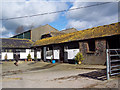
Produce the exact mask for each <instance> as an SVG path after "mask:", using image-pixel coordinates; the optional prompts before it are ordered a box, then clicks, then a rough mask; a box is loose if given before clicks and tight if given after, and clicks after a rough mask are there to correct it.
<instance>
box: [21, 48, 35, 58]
mask: <svg viewBox="0 0 120 90" xmlns="http://www.w3.org/2000/svg"><path fill="white" fill-rule="evenodd" d="M29 53H30V55H31V58H32V59H34V52H31V49H26V52H20V59H27V56H28V54H29Z"/></svg>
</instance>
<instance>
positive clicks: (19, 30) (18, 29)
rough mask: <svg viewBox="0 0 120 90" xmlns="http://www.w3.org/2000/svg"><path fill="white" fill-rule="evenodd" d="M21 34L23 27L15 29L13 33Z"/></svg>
mask: <svg viewBox="0 0 120 90" xmlns="http://www.w3.org/2000/svg"><path fill="white" fill-rule="evenodd" d="M22 32H24V27H23V26H19V27H17V29H16V31H15V33H16V34H18V33H22Z"/></svg>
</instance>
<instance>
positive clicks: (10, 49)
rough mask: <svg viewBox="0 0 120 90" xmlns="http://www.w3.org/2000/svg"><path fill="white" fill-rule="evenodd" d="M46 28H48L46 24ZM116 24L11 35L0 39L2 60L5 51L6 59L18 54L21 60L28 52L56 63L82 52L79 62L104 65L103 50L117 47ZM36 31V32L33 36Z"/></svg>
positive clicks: (119, 41) (119, 39)
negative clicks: (21, 36) (81, 58)
mask: <svg viewBox="0 0 120 90" xmlns="http://www.w3.org/2000/svg"><path fill="white" fill-rule="evenodd" d="M41 27H44V26H41ZM47 27H49V28H51V26H49V25H47ZM119 27H120V23H113V24H110V25H103V26H98V27H93V28H89V29H86V30H81V31H77V30H76V29H74V28H71V29H66V30H62V31H58V30H56V29H55V30H53V31H50V32H47V29H45V31H44V33H43V31H42V34H40V30H44V28H42V29H36V30H35V31H36V32H34V31H32V35H31V37H30V38H28V39H16V37H15V36H14V38H8V39H5V38H3V39H1V40H2V41H1V40H0V41H1V42H2V52H1V59H2V60H4V58H5V55H6V54H7V55H8V59H14V54H15V53H19V56H20V59H21V60H24V59H26V58H27V55H28V54H29V53H30V54H31V56H32V59H35V58H36V57H37V59H40V60H43V61H50V60H51V59H54V60H56V62H66V63H74V58H75V55H76V54H77V53H78V52H81V53H82V54H83V56H84V60H83V62H82V63H84V64H105V63H106V49H118V48H120V29H119ZM48 31H49V30H48ZM26 32H29V31H26ZM30 32H31V31H30ZM33 32H34V33H33ZM38 32H39V35H36V33H38ZM24 33H25V32H23V33H22V34H23V35H24V37H25V34H24ZM19 35H20V34H18V35H17V37H18V36H19ZM26 37H27V35H26ZM18 38H19V37H18ZM29 39H31V40H29ZM32 40H33V41H35V42H32ZM36 40H37V41H36Z"/></svg>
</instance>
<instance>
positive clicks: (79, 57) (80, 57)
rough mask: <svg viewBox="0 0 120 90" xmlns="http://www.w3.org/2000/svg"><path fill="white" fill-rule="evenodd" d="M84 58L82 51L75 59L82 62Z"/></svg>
mask: <svg viewBox="0 0 120 90" xmlns="http://www.w3.org/2000/svg"><path fill="white" fill-rule="evenodd" d="M83 60H84V58H83V55H82V53H80V52H78V53H77V54H76V56H75V61H76V62H77V63H78V62H82V61H83Z"/></svg>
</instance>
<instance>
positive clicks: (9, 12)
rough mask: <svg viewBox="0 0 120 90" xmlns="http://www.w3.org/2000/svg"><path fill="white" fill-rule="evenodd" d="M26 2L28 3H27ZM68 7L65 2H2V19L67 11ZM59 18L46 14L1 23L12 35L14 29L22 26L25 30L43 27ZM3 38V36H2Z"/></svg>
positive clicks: (55, 15) (57, 15) (31, 0)
mask: <svg viewBox="0 0 120 90" xmlns="http://www.w3.org/2000/svg"><path fill="white" fill-rule="evenodd" d="M27 2H28V1H27ZM67 8H68V6H67V4H66V3H65V2H61V3H58V2H50V1H47V0H46V1H39V0H36V1H34V2H33V0H29V3H26V2H16V1H15V2H3V4H2V18H3V19H5V18H12V17H20V16H30V15H34V14H40V13H47V12H55V11H58V10H64V9H67ZM57 18H59V14H58V13H57V14H47V15H41V16H36V17H28V18H21V19H14V20H7V21H3V22H2V24H3V26H4V27H5V28H6V29H7V30H8V31H11V32H12V33H13V34H14V32H15V29H16V28H17V27H18V26H24V27H25V28H26V29H29V26H30V25H34V27H38V26H40V25H45V24H48V23H50V22H53V21H55V20H56V19H57ZM3 37H4V35H3Z"/></svg>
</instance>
